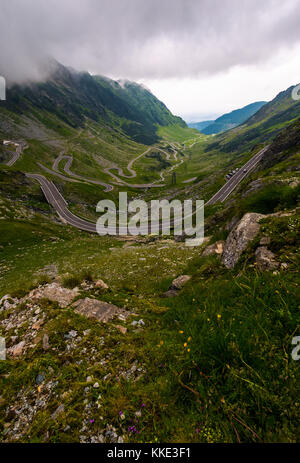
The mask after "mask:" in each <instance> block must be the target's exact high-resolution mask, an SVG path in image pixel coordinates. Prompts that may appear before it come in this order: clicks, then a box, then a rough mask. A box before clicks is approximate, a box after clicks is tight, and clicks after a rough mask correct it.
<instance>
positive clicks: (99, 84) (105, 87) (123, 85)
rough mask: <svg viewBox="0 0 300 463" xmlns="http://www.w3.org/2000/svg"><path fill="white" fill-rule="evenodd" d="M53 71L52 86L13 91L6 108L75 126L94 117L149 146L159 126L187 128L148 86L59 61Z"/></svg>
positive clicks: (4, 104) (17, 87) (44, 84)
mask: <svg viewBox="0 0 300 463" xmlns="http://www.w3.org/2000/svg"><path fill="white" fill-rule="evenodd" d="M52 67H53V69H52V72H51V75H50V76H49V78H48V80H47V81H46V82H41V83H31V84H28V85H24V86H20V85H14V86H12V87H11V88H9V89H8V91H7V100H6V102H1V107H2V108H5V109H6V110H9V111H12V112H14V113H15V114H18V115H25V116H29V117H31V115H32V114H34V113H35V112H36V110H41V111H43V112H44V113H45V112H47V113H50V114H52V115H55V116H56V117H57V118H58V119H59V120H61V121H63V122H64V123H66V124H68V125H69V126H70V127H73V128H78V127H83V126H84V124H85V121H86V120H88V119H90V120H93V121H102V122H104V123H105V124H106V125H108V126H111V127H112V128H118V129H120V130H121V131H122V132H123V133H124V134H126V135H127V136H129V137H130V138H132V139H133V140H135V141H137V142H141V143H144V144H152V143H155V142H156V141H158V136H157V133H156V132H157V126H167V125H179V126H181V127H187V126H186V124H185V122H184V121H183V120H182V119H181V118H180V117H176V116H173V114H172V113H171V112H170V111H169V110H168V108H167V107H166V106H165V105H164V104H163V103H162V102H161V101H159V100H158V99H157V98H156V97H155V96H154V95H153V94H152V93H151V92H150V91H149V90H147V89H146V88H145V87H143V86H142V85H139V84H136V83H134V82H129V81H125V82H117V81H114V80H111V79H109V78H106V77H102V76H92V75H90V74H89V73H87V72H77V71H75V70H73V69H70V68H66V67H65V66H63V65H61V64H59V63H57V62H55V65H54V66H52Z"/></svg>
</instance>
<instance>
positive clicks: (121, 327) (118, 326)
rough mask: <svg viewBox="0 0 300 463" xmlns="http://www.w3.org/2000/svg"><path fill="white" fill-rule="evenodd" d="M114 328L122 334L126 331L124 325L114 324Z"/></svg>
mask: <svg viewBox="0 0 300 463" xmlns="http://www.w3.org/2000/svg"><path fill="white" fill-rule="evenodd" d="M116 328H117V330H119V331H120V332H121V333H122V334H126V333H127V328H125V326H122V325H116Z"/></svg>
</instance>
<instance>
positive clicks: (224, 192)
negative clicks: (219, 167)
mask: <svg viewBox="0 0 300 463" xmlns="http://www.w3.org/2000/svg"><path fill="white" fill-rule="evenodd" d="M267 149H268V146H266V147H265V148H263V149H262V150H261V151H259V152H258V153H256V154H255V155H254V156H253V157H252V158H251V159H249V161H248V162H246V164H245V165H243V167H241V168H240V169H239V170H238V171H237V172H236V173H235V174H234V175H233V176H232V177H231V178H230V179H229V180H228V181H227V182H226V183H225V185H223V186H222V188H220V190H219V191H217V193H216V194H214V196H213V197H212V198H210V200H209V201H207V202H206V205H207V206H208V205H209V204H214V203H216V202H218V201H220V202H224V201H225V199H227V198H228V196H229V195H230V194H231V193H232V192H233V190H234V189H235V188H236V187H237V186H238V185H239V183H241V181H242V180H243V179H244V178H245V177H246V176H247V175H248V174H249V172H250V171H251V170H252V169H254V167H255V166H256V164H258V163H259V161H260V160H261V158H262V156H263V154H264V152H265V151H266V150H267Z"/></svg>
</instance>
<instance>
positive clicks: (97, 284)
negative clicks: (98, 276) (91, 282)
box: [95, 280, 108, 289]
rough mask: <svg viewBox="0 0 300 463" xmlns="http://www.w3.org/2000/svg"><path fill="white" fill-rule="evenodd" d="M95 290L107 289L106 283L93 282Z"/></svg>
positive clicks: (101, 281)
mask: <svg viewBox="0 0 300 463" xmlns="http://www.w3.org/2000/svg"><path fill="white" fill-rule="evenodd" d="M95 288H100V289H108V286H107V284H106V283H104V281H103V280H97V281H96V282H95Z"/></svg>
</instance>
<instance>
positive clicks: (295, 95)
mask: <svg viewBox="0 0 300 463" xmlns="http://www.w3.org/2000/svg"><path fill="white" fill-rule="evenodd" d="M292 99H293V100H295V101H298V100H300V84H299V85H296V87H294V88H293V90H292Z"/></svg>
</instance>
